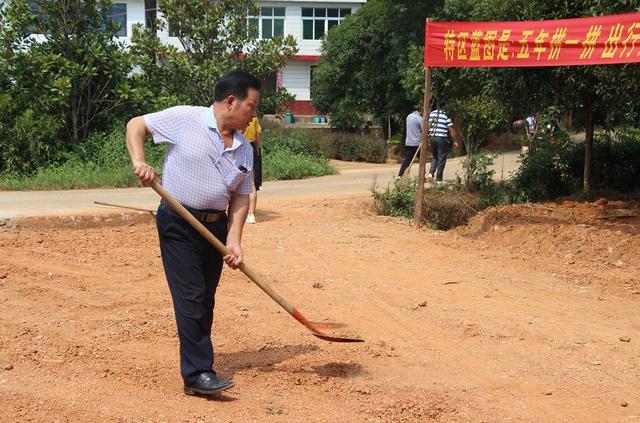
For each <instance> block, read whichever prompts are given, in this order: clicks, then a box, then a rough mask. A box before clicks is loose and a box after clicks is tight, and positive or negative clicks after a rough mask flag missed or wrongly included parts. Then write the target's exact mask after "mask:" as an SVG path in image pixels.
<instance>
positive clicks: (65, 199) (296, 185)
mask: <svg viewBox="0 0 640 423" xmlns="http://www.w3.org/2000/svg"><path fill="white" fill-rule="evenodd" d="M461 161H462V158H454V159H451V160H449V161H448V163H447V167H446V169H445V179H454V178H455V175H456V172H459V173H462V172H461ZM517 166H518V153H517V152H509V153H506V154H505V155H504V161H503V160H502V156H500V157H498V159H496V164H495V166H494V170H495V171H496V178H498V179H500V177H501V175H503V176H504V178H507V177H508V175H509V173H510V172H511V171H513V170H514V169H516V168H517ZM398 167H399V165H397V164H367V163H348V162H340V163H339V164H338V168H339V169H340V174H339V175H331V176H323V177H320V178H311V179H303V180H295V181H267V182H265V183H264V185H263V187H262V188H261V189H260V201H268V200H283V199H289V198H292V199H293V198H305V197H314V198H341V197H352V196H358V195H367V194H368V192H369V190H370V188H371V186H372V184H373V183H374V181H376V182H377V184H378V185H379V186H386V185H387V184H388V183H389V182H390V181H391V180H393V177H394V176H395V174H396V173H397V171H398ZM411 174H412V175H415V174H417V164H414V166H413V168H412V171H411ZM94 201H101V202H105V203H111V204H119V205H126V206H130V207H138V208H143V209H155V208H156V207H157V205H158V195H157V194H156V193H155V192H154V191H153V190H151V188H121V189H90V190H68V191H3V192H0V218H13V217H28V216H56V215H73V214H107V213H112V212H113V211H114V210H119V209H114V208H111V207H105V206H99V205H96V204H94Z"/></svg>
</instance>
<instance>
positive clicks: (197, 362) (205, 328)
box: [127, 71, 260, 395]
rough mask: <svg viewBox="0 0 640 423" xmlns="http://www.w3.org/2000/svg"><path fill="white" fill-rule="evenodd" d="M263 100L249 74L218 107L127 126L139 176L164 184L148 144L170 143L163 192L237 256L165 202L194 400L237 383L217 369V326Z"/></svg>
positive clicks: (166, 238) (183, 359)
mask: <svg viewBox="0 0 640 423" xmlns="http://www.w3.org/2000/svg"><path fill="white" fill-rule="evenodd" d="M259 102H260V81H259V80H258V79H256V78H255V77H254V76H253V75H251V74H248V73H246V72H243V71H232V72H229V73H227V74H225V75H224V76H223V77H222V78H221V79H220V80H219V81H218V83H217V84H216V87H215V98H214V103H213V105H212V106H210V107H195V106H177V107H171V108H169V109H166V110H162V111H160V112H156V113H150V114H147V115H144V116H138V117H135V118H133V119H131V120H130V121H129V123H128V124H127V148H128V149H129V154H130V155H131V161H132V164H133V171H134V173H135V174H136V176H137V177H138V179H140V181H141V182H142V184H143V185H145V186H149V185H150V184H152V183H153V181H154V180H155V178H156V175H155V172H154V170H153V168H152V167H151V166H149V165H148V164H147V163H146V162H145V154H144V141H145V138H146V137H148V136H150V135H151V136H153V140H154V142H155V143H156V144H157V143H167V144H168V149H167V155H166V158H165V163H164V171H163V186H164V188H165V189H166V190H167V191H169V193H171V194H172V195H173V196H174V197H175V198H176V200H178V202H180V203H181V204H182V205H183V206H185V208H186V209H187V210H189V212H191V214H193V215H194V217H196V219H198V220H200V221H201V222H202V223H203V224H204V225H205V227H207V229H208V230H209V231H210V232H211V233H212V234H213V235H215V236H216V237H217V238H218V239H220V241H222V242H223V243H225V244H226V246H227V248H228V249H229V250H230V251H231V252H232V254H229V255H227V256H225V257H222V256H221V254H220V253H219V252H218V251H217V250H216V249H215V248H214V247H213V246H212V245H210V244H209V243H208V242H207V241H206V239H205V238H204V237H203V236H202V235H200V234H199V233H198V232H196V230H195V229H193V227H191V225H190V224H189V223H188V222H186V221H185V220H184V219H182V217H180V216H179V215H178V214H177V213H176V212H175V211H173V210H172V209H171V208H170V207H169V206H168V205H166V204H165V203H164V202H162V203H161V204H160V207H159V208H158V213H157V216H156V225H157V228H158V235H159V239H160V251H161V253H162V263H163V266H164V271H165V275H166V277H167V281H168V284H169V290H170V291H171V297H172V299H173V307H174V310H175V316H176V323H177V327H178V336H179V338H180V373H181V374H182V378H183V379H184V392H185V394H188V395H195V394H204V395H207V394H214V393H217V392H221V391H224V390H226V389H229V388H231V387H232V386H233V385H234V382H233V381H232V380H226V379H222V378H219V377H218V376H217V375H216V373H215V372H214V370H213V345H212V343H211V326H212V323H213V307H214V304H215V292H216V287H217V286H218V281H219V279H220V274H221V272H222V265H223V261H224V262H226V263H227V264H228V265H229V266H230V267H232V268H234V269H235V268H237V267H238V266H239V265H240V263H242V259H243V252H242V247H241V245H240V241H241V238H242V229H243V226H244V223H245V219H246V217H247V211H248V208H249V194H250V193H251V192H252V189H253V185H252V184H253V150H252V148H251V145H250V144H249V142H248V141H247V140H246V138H245V137H244V136H243V135H242V130H243V129H244V128H246V127H247V125H248V124H249V122H250V121H251V119H252V118H253V116H255V114H256V108H257V107H258V103H259Z"/></svg>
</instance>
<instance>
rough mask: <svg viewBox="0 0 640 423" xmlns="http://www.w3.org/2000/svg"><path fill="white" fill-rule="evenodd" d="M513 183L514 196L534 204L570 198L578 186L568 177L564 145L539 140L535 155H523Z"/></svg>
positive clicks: (512, 194) (512, 195)
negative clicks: (562, 197)
mask: <svg viewBox="0 0 640 423" xmlns="http://www.w3.org/2000/svg"><path fill="white" fill-rule="evenodd" d="M581 148H583V147H582V146H581ZM512 182H513V184H512V185H511V189H512V193H511V197H513V198H514V199H520V200H525V201H534V202H535V201H545V200H549V199H553V198H556V197H559V196H562V195H568V194H570V193H571V192H572V191H573V190H574V189H575V185H576V182H575V181H571V180H570V179H569V178H568V177H567V167H566V164H565V162H564V160H563V151H562V148H561V146H560V145H559V144H553V143H550V142H549V141H548V140H540V141H538V145H537V147H536V151H535V154H528V155H526V156H524V158H523V159H522V164H521V165H520V168H519V169H518V170H517V171H516V173H515V174H514V176H513V178H512Z"/></svg>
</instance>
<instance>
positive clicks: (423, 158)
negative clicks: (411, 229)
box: [413, 19, 431, 228]
mask: <svg viewBox="0 0 640 423" xmlns="http://www.w3.org/2000/svg"><path fill="white" fill-rule="evenodd" d="M429 21H430V19H427V22H429ZM430 104H431V70H430V69H429V68H425V70H424V102H423V104H422V141H421V143H420V165H419V166H418V191H417V192H416V206H415V209H414V213H413V223H414V224H415V225H416V227H417V228H419V227H420V226H421V225H422V200H423V199H424V182H425V170H426V165H427V143H428V142H429V113H430V112H431V110H430V107H429V105H430Z"/></svg>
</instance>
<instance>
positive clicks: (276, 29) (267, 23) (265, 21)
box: [247, 7, 285, 39]
mask: <svg viewBox="0 0 640 423" xmlns="http://www.w3.org/2000/svg"><path fill="white" fill-rule="evenodd" d="M284 10H285V8H284V7H261V8H260V16H249V17H248V18H247V20H248V26H249V35H250V36H252V37H254V38H262V39H268V38H273V37H284Z"/></svg>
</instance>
